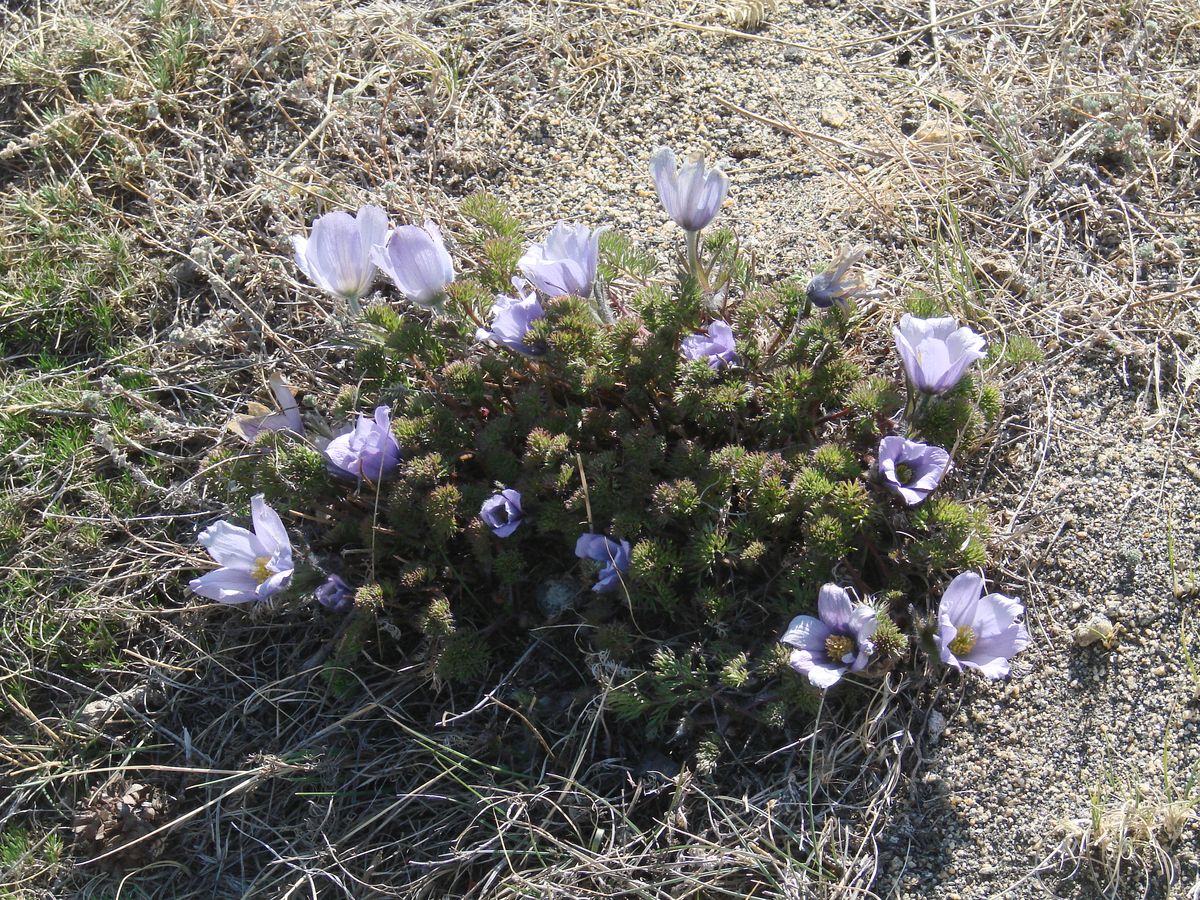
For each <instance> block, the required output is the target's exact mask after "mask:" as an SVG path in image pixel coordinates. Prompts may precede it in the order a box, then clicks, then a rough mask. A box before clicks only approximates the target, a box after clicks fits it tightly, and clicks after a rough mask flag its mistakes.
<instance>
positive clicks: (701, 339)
mask: <svg viewBox="0 0 1200 900" xmlns="http://www.w3.org/2000/svg"><path fill="white" fill-rule="evenodd" d="M680 351H681V352H682V353H683V358H684V359H687V360H703V361H704V362H706V363H708V365H709V368H712V369H719V368H721V367H722V366H727V365H730V364H731V363H735V362H737V349H736V347H735V345H734V339H733V329H732V328H731V327H730V326H729V323H728V322H723V321H721V320H720V319H718V320H717V321H715V322H710V323H709V324H708V327H707V328H706V329H705V333H704V334H693V335H689V336H688V337H686V338H684V339H683V343H682V344H681V345H680Z"/></svg>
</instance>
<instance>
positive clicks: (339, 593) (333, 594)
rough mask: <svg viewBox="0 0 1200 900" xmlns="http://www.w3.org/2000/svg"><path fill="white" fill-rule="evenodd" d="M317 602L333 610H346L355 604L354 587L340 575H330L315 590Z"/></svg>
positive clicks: (338, 611) (337, 611)
mask: <svg viewBox="0 0 1200 900" xmlns="http://www.w3.org/2000/svg"><path fill="white" fill-rule="evenodd" d="M313 595H314V596H315V597H316V598H317V602H318V603H320V604H321V605H322V606H323V607H325V608H326V609H328V610H330V611H331V612H335V613H340V612H345V611H346V610H347V609H349V608H350V607H351V606H352V605H353V604H354V588H352V587H350V585H348V584H346V582H345V581H344V580H343V579H342V577H341V576H340V575H330V576H329V577H328V578H326V579H325V581H324V582H323V583H322V584H321V586H320V587H318V588H317V589H316V590H315V591H313Z"/></svg>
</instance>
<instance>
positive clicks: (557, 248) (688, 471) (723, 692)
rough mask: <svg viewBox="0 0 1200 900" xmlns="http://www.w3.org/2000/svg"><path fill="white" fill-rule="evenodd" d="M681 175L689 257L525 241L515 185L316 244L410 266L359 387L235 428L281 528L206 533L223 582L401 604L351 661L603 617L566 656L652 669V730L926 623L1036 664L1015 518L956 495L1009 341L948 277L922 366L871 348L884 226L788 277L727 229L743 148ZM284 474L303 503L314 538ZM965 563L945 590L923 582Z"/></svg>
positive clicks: (882, 663)
mask: <svg viewBox="0 0 1200 900" xmlns="http://www.w3.org/2000/svg"><path fill="white" fill-rule="evenodd" d="M650 175H651V178H652V180H653V182H654V185H655V187H656V189H657V192H658V196H659V198H660V200H661V202H662V205H663V208H664V210H665V212H666V215H667V216H668V217H669V218H670V219H671V220H673V221H674V222H675V223H676V224H678V226H679V227H680V228H681V229H682V231H683V234H682V236H681V241H680V251H681V252H680V254H679V260H678V262H679V264H678V266H677V267H676V268H675V270H674V275H673V276H672V275H667V276H663V275H661V274H659V272H658V267H659V261H658V260H657V259H656V258H655V257H654V256H653V255H652V254H648V253H646V252H644V251H642V250H640V249H639V248H638V247H637V246H636V244H635V243H634V242H633V241H632V240H631V239H630V238H629V237H627V236H626V235H624V234H622V233H620V232H619V231H616V230H612V229H608V228H605V227H594V226H593V225H589V224H578V223H569V222H559V223H556V224H554V225H553V226H552V227H551V228H550V229H549V231H548V233H546V234H545V235H544V236H542V237H541V239H540V240H535V241H531V242H526V241H524V240H523V239H522V235H523V233H524V228H523V226H522V224H521V223H520V222H519V221H517V220H516V219H515V218H514V217H512V216H511V215H510V214H509V213H508V211H507V210H506V209H505V208H504V207H503V205H502V204H500V203H499V202H498V201H496V200H495V199H494V198H491V197H487V196H486V195H478V196H475V197H471V198H468V199H467V200H466V201H464V203H463V205H462V210H461V212H462V218H463V220H464V221H466V222H469V223H471V225H470V226H469V228H468V229H467V230H465V231H463V232H456V234H455V235H454V237H455V239H456V241H457V243H456V244H455V245H452V247H450V248H448V247H447V243H446V241H445V240H444V239H443V236H442V233H441V231H440V230H439V229H438V227H437V226H436V225H435V224H433V223H432V222H429V221H426V222H425V223H424V224H423V225H420V226H418V225H412V224H407V225H404V224H402V225H398V226H393V225H392V224H391V223H390V222H389V221H388V217H387V215H386V213H384V212H383V211H382V210H380V209H379V208H377V207H374V206H363V207H362V208H360V209H359V210H358V211H357V213H356V214H355V215H350V214H349V213H344V212H331V213H327V214H325V215H323V216H321V217H319V218H317V219H316V220H315V221H314V222H313V223H312V227H311V231H310V233H309V234H308V236H307V237H297V238H295V239H293V249H294V251H295V260H296V264H297V266H298V267H299V269H300V271H301V272H302V273H303V274H305V275H306V276H307V277H308V278H309V279H310V280H311V281H312V282H313V284H314V285H316V287H318V288H319V289H321V290H323V291H325V292H327V293H329V294H332V295H335V296H336V297H338V298H344V300H345V301H346V302H347V303H348V304H349V305H350V308H351V310H352V311H353V310H355V309H357V305H356V304H357V303H358V301H361V300H363V299H364V298H366V297H367V296H368V294H370V293H371V292H372V291H373V290H374V287H375V282H376V280H377V276H378V272H379V271H380V270H382V271H383V273H384V274H385V275H386V276H387V279H388V281H389V282H390V283H391V285H392V286H393V287H394V289H395V290H394V292H393V293H392V294H391V295H390V296H389V294H388V289H387V288H386V287H385V288H383V289H382V290H381V291H380V292H379V293H377V294H376V295H375V296H374V297H373V298H372V300H371V301H370V303H368V304H367V306H366V309H365V311H363V312H362V313H361V316H360V319H359V321H358V326H357V327H358V329H359V333H358V334H357V335H356V340H355V342H354V345H355V348H356V350H355V356H354V358H353V360H349V361H347V366H348V367H351V368H352V369H353V372H352V377H348V379H347V387H346V388H345V389H344V390H343V391H342V392H341V393H340V394H339V395H338V396H337V398H336V399H332V398H321V397H305V398H304V401H305V402H304V404H303V406H302V404H301V403H300V402H298V401H297V399H296V396H295V394H294V393H293V391H292V390H291V389H290V388H289V387H288V386H287V385H286V384H285V383H284V382H283V380H282V379H281V378H278V377H273V378H272V380H271V383H270V388H271V391H272V392H273V394H274V396H275V399H276V402H277V406H278V409H277V410H272V409H268V408H266V407H261V406H258V405H254V404H252V405H251V408H250V410H249V414H248V415H246V416H240V417H238V418H237V419H236V420H235V421H234V422H233V423H231V426H230V427H231V428H232V430H234V431H235V432H236V433H237V434H238V435H239V436H240V437H241V438H242V439H243V441H245V442H246V444H247V446H243V447H241V448H239V449H238V450H237V451H233V450H230V451H228V452H226V451H224V450H218V451H216V455H219V456H220V457H221V458H220V459H219V460H214V461H213V464H212V465H210V466H209V467H208V468H209V469H210V470H212V471H220V472H221V473H222V479H221V483H220V485H219V486H217V485H214V488H217V487H221V488H223V489H225V490H226V491H227V496H228V499H229V501H230V503H231V504H232V505H236V504H240V503H243V502H244V498H245V497H246V496H251V495H253V498H254V499H253V500H252V502H251V513H252V518H253V522H254V531H253V532H251V531H247V530H246V529H244V528H239V527H238V526H236V525H233V524H231V523H229V522H217V523H216V524H214V525H212V526H210V527H209V528H208V529H207V530H205V531H204V532H202V534H201V536H200V540H201V543H202V544H203V545H204V546H205V547H206V548H208V549H209V552H210V553H211V554H212V556H213V558H214V559H215V560H216V562H217V563H218V564H219V566H220V568H218V569H217V570H216V571H214V572H211V573H209V574H207V575H203V576H201V577H199V578H197V579H195V580H194V581H193V582H192V587H193V589H194V590H195V591H196V592H197V593H199V594H201V595H202V596H204V597H207V598H210V599H214V600H217V601H219V602H224V603H245V602H250V601H256V600H265V599H267V598H269V597H272V596H275V595H280V596H282V597H283V598H285V599H286V598H291V599H298V598H301V597H305V598H312V599H313V600H315V602H316V603H317V604H319V606H320V607H323V608H325V609H328V610H332V611H335V612H342V611H351V610H352V611H353V612H352V613H351V624H353V623H355V622H360V623H361V622H368V621H371V620H372V619H373V617H389V618H393V619H395V620H396V621H397V622H399V623H401V624H402V627H397V628H391V627H383V628H374V627H372V628H367V627H366V626H362V627H359V626H357V625H354V626H353V627H351V626H349V625H348V626H347V628H346V629H344V634H343V638H341V640H342V641H343V645H342V646H343V647H344V648H345V649H344V652H343V651H342V650H339V654H338V655H337V660H338V662H339V665H342V666H348V665H349V664H350V663H351V662H352V661H353V656H354V654H355V653H357V652H361V650H362V648H363V646H364V642H367V641H368V640H375V641H384V640H396V641H398V642H400V643H399V646H400V652H402V653H404V654H406V655H411V656H414V657H416V658H418V659H419V660H421V661H422V662H423V663H424V665H425V666H426V667H427V671H428V672H429V673H430V676H431V677H433V678H437V679H443V680H449V681H469V680H471V679H475V678H479V677H481V675H482V673H483V672H484V671H486V670H487V668H488V666H489V665H490V662H489V660H490V659H491V658H492V657H493V656H494V655H497V654H498V655H505V654H509V653H510V652H511V648H513V647H516V646H521V645H523V641H522V640H521V637H520V635H521V631H522V630H523V629H526V628H529V627H531V625H532V624H536V622H537V620H538V617H540V616H545V617H548V618H551V619H555V620H558V619H561V618H562V617H566V616H574V617H577V619H576V624H577V626H578V628H577V629H575V630H573V631H572V630H571V629H564V630H563V631H564V634H565V633H566V632H568V631H571V633H573V634H575V635H576V637H575V638H572V641H574V643H572V644H570V645H563V646H561V647H555V649H554V653H556V654H560V655H561V654H568V655H569V654H570V653H572V652H577V651H578V650H579V649H581V648H582V650H584V651H585V652H592V653H602V654H606V658H608V659H610V660H612V661H614V662H615V663H618V664H620V665H621V666H623V667H626V668H627V669H629V670H630V671H631V672H633V673H635V676H636V677H632V678H629V679H627V680H626V681H627V683H625V684H623V685H622V686H621V687H619V688H617V689H614V690H611V691H610V692H609V694H608V696H609V698H610V700H611V703H612V706H611V708H612V709H614V710H615V711H616V712H617V714H618V715H620V716H622V717H625V718H630V719H635V718H636V719H639V720H641V721H644V722H646V723H647V728H649V729H660V728H662V727H665V723H667V722H669V721H677V720H679V718H680V717H681V716H686V715H687V712H686V711H687V710H688V709H696V708H700V707H702V706H705V705H706V704H707V705H709V706H712V705H713V704H715V707H716V708H719V707H720V706H721V704H723V703H726V702H728V703H733V702H737V704H738V706H739V708H749V709H756V710H761V711H762V712H761V721H762V722H763V723H764V724H767V725H772V724H776V725H777V724H778V723H779V722H782V721H784V720H785V719H786V716H787V714H788V713H789V712H791V711H795V710H798V709H802V708H804V704H805V703H806V702H808V701H806V700H805V696H806V695H805V694H804V691H809V687H808V684H811V685H812V686H815V687H817V688H821V689H825V688H829V687H831V686H833V685H834V684H837V683H838V682H839V681H841V680H843V679H846V678H847V677H848V676H853V679H855V680H857V679H862V678H872V677H881V676H882V675H884V674H885V673H886V672H888V671H890V670H891V669H893V668H895V667H896V666H898V665H911V664H913V662H914V661H916V660H917V659H918V657H916V656H915V655H913V654H910V653H909V652H908V648H909V636H910V635H911V636H912V637H914V638H915V639H917V640H919V642H920V644H921V646H923V647H924V648H925V650H926V655H927V658H929V659H931V660H934V661H937V662H940V663H942V664H944V665H946V666H950V667H952V668H956V669H962V668H973V669H976V670H977V671H979V672H980V673H982V674H983V675H985V676H988V677H1000V676H1002V675H1003V674H1005V673H1006V672H1007V670H1008V669H1007V667H1008V660H1009V659H1010V658H1011V657H1012V656H1013V655H1014V654H1015V653H1017V652H1019V651H1020V650H1021V649H1023V648H1024V647H1025V646H1026V645H1027V643H1028V635H1027V634H1026V632H1025V630H1024V628H1023V627H1022V626H1021V625H1020V624H1019V623H1018V622H1017V619H1018V618H1019V616H1020V614H1021V612H1022V608H1021V606H1020V604H1019V603H1017V601H1015V600H1012V599H1011V598H1008V597H1005V596H1002V595H1000V594H985V593H984V589H983V581H982V578H981V576H979V575H977V574H975V573H976V572H977V571H979V570H981V569H982V568H984V567H985V566H986V563H987V558H986V553H985V549H984V548H985V540H984V539H985V537H986V534H987V522H986V517H985V516H984V515H983V514H982V512H981V511H979V510H976V509H974V508H972V507H971V506H970V505H968V504H966V503H964V502H962V501H960V500H957V499H955V498H954V497H953V496H951V493H952V492H951V491H949V490H947V486H948V485H949V484H950V483H951V479H952V473H953V472H954V463H955V460H954V459H952V456H961V455H962V454H965V453H970V452H974V451H975V450H976V449H977V448H979V447H980V446H981V445H982V444H983V443H984V441H985V440H986V439H987V436H988V434H989V430H990V428H991V427H992V425H993V423H994V422H995V421H996V419H997V417H998V414H999V410H1000V398H999V394H998V392H997V391H996V389H995V388H994V387H993V386H992V385H990V384H989V383H988V382H987V381H986V379H985V377H984V373H983V372H982V371H981V370H982V369H983V367H982V366H976V365H975V364H976V363H978V362H979V361H980V360H982V359H983V358H984V354H985V342H984V339H983V337H982V336H981V335H979V334H977V333H976V332H975V331H974V330H973V329H972V328H971V327H969V326H967V325H961V324H960V323H959V322H958V321H957V320H955V319H954V318H951V317H950V316H948V315H945V314H944V310H942V309H940V308H938V307H937V306H936V304H934V303H933V302H932V301H930V300H929V299H928V298H918V299H916V300H914V301H913V302H912V303H911V304H910V312H909V313H907V314H905V315H904V316H903V317H902V318H901V319H900V321H899V323H898V324H897V325H896V327H895V329H894V333H893V336H894V339H895V350H896V354H898V362H899V365H897V358H896V356H891V355H890V354H889V355H887V356H884V355H882V354H880V355H872V352H871V351H869V350H868V349H867V348H866V347H860V346H858V342H856V341H855V340H854V333H855V332H854V328H853V327H852V323H857V322H864V321H865V322H867V323H868V324H869V323H871V322H875V321H879V320H881V319H883V312H882V310H881V309H879V308H878V307H876V306H875V301H876V299H877V298H878V297H879V292H878V291H877V290H876V289H875V288H873V287H871V286H870V285H869V283H868V279H867V277H866V276H864V274H863V273H862V271H861V269H860V264H861V263H862V262H863V260H864V259H865V251H863V250H852V251H851V250H843V251H841V252H839V253H838V255H837V256H836V257H835V258H834V260H833V263H832V265H831V266H830V267H829V268H827V269H826V270H824V271H822V272H818V273H816V274H815V275H813V276H810V277H808V278H805V279H803V280H801V279H791V278H788V279H782V280H779V281H775V282H771V283H766V282H763V281H760V280H759V279H758V278H757V277H756V276H755V273H754V268H753V266H752V265H750V264H749V263H748V262H747V261H746V260H744V259H742V257H741V256H740V255H739V252H738V244H737V241H736V239H735V237H734V234H733V231H732V230H731V229H729V228H723V227H717V226H715V225H714V222H715V220H716V218H717V216H718V214H719V212H720V210H721V209H722V207H723V206H724V205H726V203H727V201H728V198H729V191H730V179H729V178H728V176H726V175H725V173H724V172H722V171H721V170H720V169H719V168H717V167H713V166H709V165H707V164H706V163H705V162H704V160H702V159H699V158H689V159H688V160H686V161H685V162H683V164H682V165H681V164H680V163H679V162H678V161H677V158H676V156H675V154H674V153H673V152H671V151H669V150H665V149H664V150H660V151H658V152H656V153H655V154H654V156H653V157H652V159H651V162H650ZM452 249H453V250H454V255H451V250H452ZM460 250H461V251H465V258H462V259H460V258H458V256H459V253H460ZM1002 364H1003V361H1002V360H999V361H997V362H995V365H996V366H999V365H1002ZM899 372H902V376H901V375H899V374H889V373H899ZM901 381H902V382H903V385H902V386H901ZM302 408H303V413H302V412H301V410H302ZM360 410H361V411H360ZM366 410H373V412H371V413H368V412H366ZM222 454H223V455H222ZM959 461H960V462H961V459H960V460H959ZM217 462H220V463H221V464H220V465H217ZM268 501H270V502H272V503H276V504H279V503H286V504H287V505H288V509H289V510H292V511H294V512H292V513H290V515H292V516H294V518H292V519H290V521H293V522H294V523H295V526H296V527H295V528H294V529H293V534H292V536H289V533H288V531H287V530H285V529H284V526H283V524H282V520H281V519H280V517H279V516H278V515H276V514H275V513H274V512H272V510H271V507H270V506H269V505H268ZM293 537H294V538H295V539H296V540H297V541H298V543H299V545H300V546H301V547H302V548H303V552H297V553H296V554H295V560H296V564H295V566H293V553H292V543H291V540H292V538H293ZM347 562H349V564H350V567H349V569H346V568H344V566H346V564H347ZM835 572H836V573H837V578H838V579H839V580H840V581H842V584H841V585H839V584H835V583H833V576H834V573H835ZM947 583H948V584H949V586H948V587H947V588H946V589H945V591H944V594H943V596H942V599H941V602H940V605H936V609H935V604H934V602H933V601H932V600H930V599H929V598H928V597H926V596H925V595H924V592H923V590H922V588H921V587H919V586H920V585H925V584H947ZM354 584H358V585H360V586H359V587H357V588H355V587H353V586H352V585H354ZM856 598H866V599H863V600H859V599H856ZM797 612H799V613H801V614H800V615H796V613H797ZM814 613H815V614H814ZM789 620H790V625H788V626H787V628H786V630H785V631H784V632H783V636H782V638H779V637H777V635H778V634H779V627H780V626H782V625H783V623H785V622H788V621H789ZM770 623H777V624H775V625H772V624H770ZM395 635H399V637H395ZM409 635H412V638H411V640H410V639H409V638H408V636H409ZM389 636H391V637H389ZM405 641H409V642H408V643H405ZM589 670H590V669H589V667H588V666H579V667H578V673H583V672H587V671H589ZM792 672H799V673H801V674H803V675H805V676H807V681H805V680H802V679H797V678H796V676H795V675H794V674H792ZM578 673H576V675H573V676H571V677H577V675H578ZM564 677H567V676H565V675H564ZM789 679H792V680H793V681H795V682H797V683H799V684H800V685H801V686H802V688H803V690H800V691H798V690H796V688H795V685H794V684H792V683H791V682H790V681H789ZM597 689H599V688H597ZM751 693H756V694H758V696H757V697H749V695H750V694H751ZM747 700H749V702H746V701H747ZM756 715H757V713H756Z"/></svg>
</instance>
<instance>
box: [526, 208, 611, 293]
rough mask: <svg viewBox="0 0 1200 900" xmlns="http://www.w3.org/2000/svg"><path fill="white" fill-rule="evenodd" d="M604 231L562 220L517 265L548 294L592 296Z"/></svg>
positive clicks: (538, 287)
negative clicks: (569, 223) (601, 236)
mask: <svg viewBox="0 0 1200 900" xmlns="http://www.w3.org/2000/svg"><path fill="white" fill-rule="evenodd" d="M600 232H601V229H599V228H597V229H595V230H592V229H590V228H588V227H587V226H586V225H568V224H566V223H565V222H559V223H558V224H557V225H555V226H554V228H552V229H551V230H550V234H549V235H547V237H546V240H544V241H543V242H542V243H540V244H534V245H533V246H532V247H530V248H529V249H528V250H526V251H525V253H524V255H523V256H522V257H521V259H520V260H519V261H518V262H517V268H519V269H520V270H521V273H522V274H523V275H524V276H525V277H526V278H528V279H529V280H530V281H532V282H533V284H534V286H535V287H536V288H537V289H538V290H539V291H541V292H542V293H543V294H545V295H546V296H547V297H562V296H564V295H566V294H572V295H574V296H576V297H590V296H591V294H592V286H593V285H594V284H595V282H596V266H597V265H598V264H599V260H600Z"/></svg>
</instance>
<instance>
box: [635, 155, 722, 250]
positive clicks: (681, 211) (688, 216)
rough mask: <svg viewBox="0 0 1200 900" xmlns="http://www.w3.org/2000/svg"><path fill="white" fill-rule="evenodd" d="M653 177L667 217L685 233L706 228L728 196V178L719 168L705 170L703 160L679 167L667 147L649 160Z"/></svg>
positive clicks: (688, 162) (695, 160) (692, 158)
mask: <svg viewBox="0 0 1200 900" xmlns="http://www.w3.org/2000/svg"><path fill="white" fill-rule="evenodd" d="M650 174H651V176H652V177H653V178H654V186H655V188H657V190H658V199H659V200H661V201H662V205H663V208H664V209H665V210H666V211H667V215H669V216H670V217H671V218H672V219H674V221H675V224H676V225H678V226H679V227H680V228H682V229H683V230H684V231H689V232H696V231H700V230H702V229H704V228H706V227H707V226H708V224H709V223H710V222H712V220H713V219H714V218H716V215H717V213H718V212H720V211H721V204H722V203H724V202H725V196H726V195H727V194H728V193H729V177H728V176H727V175H726V174H725V173H724V172H722V171H721V170H720V169H719V168H717V167H715V166H714V167H713V168H711V169H710V168H708V167H706V166H705V165H704V158H703V157H701V156H693V157H691V158H690V159H688V160H687V162H685V163H684V164H683V165H682V166H679V165H678V164H677V162H676V159H675V151H674V150H671V149H669V148H667V147H659V148H658V149H657V150H655V151H654V155H653V156H651V157H650Z"/></svg>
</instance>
